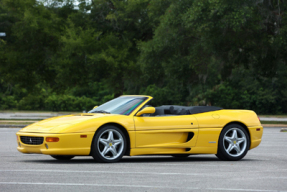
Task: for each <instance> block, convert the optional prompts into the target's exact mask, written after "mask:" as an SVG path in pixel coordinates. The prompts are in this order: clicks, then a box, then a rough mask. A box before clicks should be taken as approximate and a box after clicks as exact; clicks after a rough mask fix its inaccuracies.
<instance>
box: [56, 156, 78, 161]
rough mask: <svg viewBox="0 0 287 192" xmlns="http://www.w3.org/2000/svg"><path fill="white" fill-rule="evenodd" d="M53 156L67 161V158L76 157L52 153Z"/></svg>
mask: <svg viewBox="0 0 287 192" xmlns="http://www.w3.org/2000/svg"><path fill="white" fill-rule="evenodd" d="M51 157H53V158H54V159H57V160H61V161H67V160H70V159H72V158H74V157H75V156H72V155H51Z"/></svg>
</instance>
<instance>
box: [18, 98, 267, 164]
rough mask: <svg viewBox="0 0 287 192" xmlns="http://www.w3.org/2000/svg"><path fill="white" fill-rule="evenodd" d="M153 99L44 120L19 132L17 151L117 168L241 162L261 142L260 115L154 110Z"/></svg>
mask: <svg viewBox="0 0 287 192" xmlns="http://www.w3.org/2000/svg"><path fill="white" fill-rule="evenodd" d="M151 100H152V97H150V96H144V95H138V96H134V95H127V96H121V97H118V98H115V99H113V100H111V101H109V102H107V103H104V104H103V105H100V106H99V107H95V108H94V109H93V110H91V111H89V112H88V113H79V114H73V115H66V116H60V117H53V118H50V119H46V120H43V121H40V122H37V123H34V124H32V125H29V126H27V127H25V128H23V129H21V130H20V131H19V132H17V142H18V147H17V149H18V151H20V152H22V153H39V154H46V155H51V156H52V157H53V158H55V159H58V160H69V159H71V158H73V157H74V156H83V155H91V156H93V158H94V159H95V160H97V161H99V162H116V161H119V160H120V159H121V158H122V157H123V155H129V156H134V155H151V154H160V155H172V156H174V157H181V158H183V157H187V156H189V155H191V154H216V156H217V157H218V158H219V159H222V160H240V159H242V158H243V157H244V156H245V155H246V153H247V151H248V150H250V149H252V148H255V147H257V146H258V145H259V144H260V142H261V137H262V134H263V127H262V126H261V123H260V121H259V118H258V117H257V115H256V113H255V112H253V111H249V110H226V109H222V108H219V107H209V106H189V107H186V106H177V105H163V106H160V107H151V106H149V105H148V103H149V102H150V101H151Z"/></svg>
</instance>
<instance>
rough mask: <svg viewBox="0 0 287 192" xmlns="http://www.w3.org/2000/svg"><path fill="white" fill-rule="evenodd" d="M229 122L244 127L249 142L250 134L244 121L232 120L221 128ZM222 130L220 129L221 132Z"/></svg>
mask: <svg viewBox="0 0 287 192" xmlns="http://www.w3.org/2000/svg"><path fill="white" fill-rule="evenodd" d="M230 124H238V125H241V126H242V127H243V128H244V129H245V131H246V132H247V134H248V137H249V141H250V142H251V136H250V132H249V129H248V128H247V126H246V125H245V124H244V123H242V122H239V121H232V122H229V123H227V124H226V125H225V126H224V127H223V129H224V128H225V127H226V126H228V125H230ZM223 129H222V130H223ZM222 130H221V132H222ZM221 132H220V133H221Z"/></svg>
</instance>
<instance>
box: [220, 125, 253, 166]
mask: <svg viewBox="0 0 287 192" xmlns="http://www.w3.org/2000/svg"><path fill="white" fill-rule="evenodd" d="M249 146H250V139H249V135H248V133H247V132H246V130H245V129H244V128H243V127H242V126H241V125H238V124H230V125H228V126H226V127H225V128H224V129H223V130H222V132H221V134H220V137H219V141H218V152H217V154H216V156H217V157H218V158H219V159H221V160H229V161H237V160H240V159H242V158H243V157H244V156H245V155H246V153H247V152H248V150H249Z"/></svg>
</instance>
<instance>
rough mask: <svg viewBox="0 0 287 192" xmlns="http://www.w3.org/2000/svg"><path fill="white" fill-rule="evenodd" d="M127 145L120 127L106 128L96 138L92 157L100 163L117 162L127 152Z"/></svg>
mask: <svg viewBox="0 0 287 192" xmlns="http://www.w3.org/2000/svg"><path fill="white" fill-rule="evenodd" d="M126 143H127V142H126V137H125V135H124V133H123V132H122V131H121V130H120V129H119V128H118V127H115V126H105V127H103V128H101V129H100V130H99V131H98V132H97V133H96V135H95V136H94V140H93V144H92V150H91V155H92V156H93V158H94V159H95V160H97V161H99V162H103V163H113V162H117V161H119V160H120V159H121V158H122V157H123V155H124V153H125V151H126V147H127V146H126V145H127V144H126Z"/></svg>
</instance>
